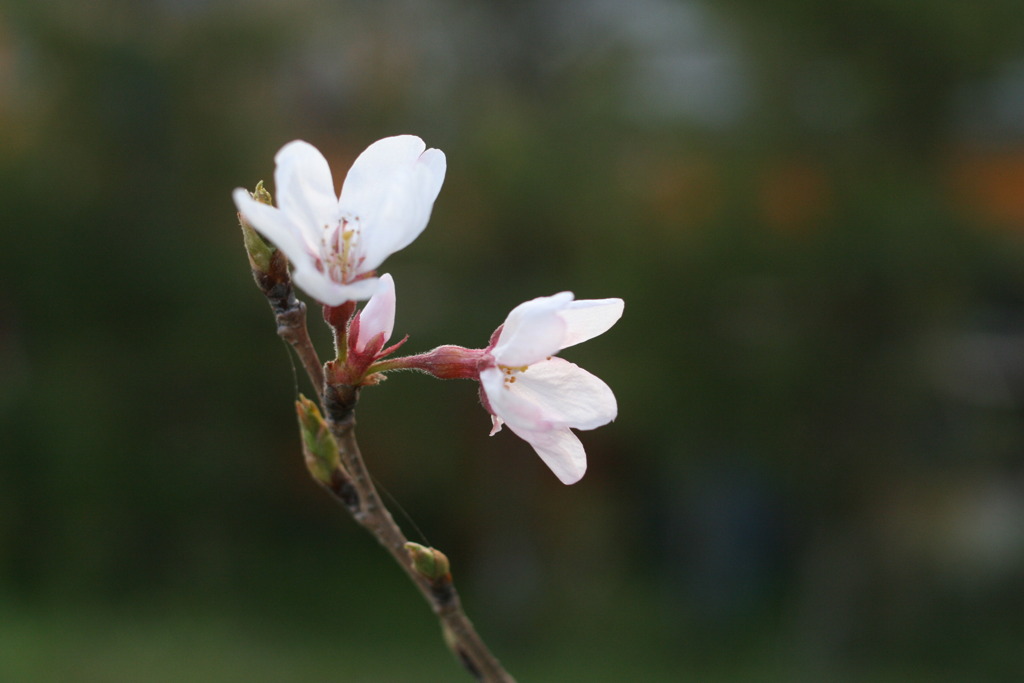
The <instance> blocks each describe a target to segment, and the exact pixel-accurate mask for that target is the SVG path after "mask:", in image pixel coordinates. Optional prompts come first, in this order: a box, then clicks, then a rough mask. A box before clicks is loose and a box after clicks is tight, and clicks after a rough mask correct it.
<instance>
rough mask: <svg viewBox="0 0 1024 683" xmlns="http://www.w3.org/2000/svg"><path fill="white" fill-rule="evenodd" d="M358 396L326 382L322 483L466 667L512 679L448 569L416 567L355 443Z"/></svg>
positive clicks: (497, 681)
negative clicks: (327, 463) (332, 462)
mask: <svg viewBox="0 0 1024 683" xmlns="http://www.w3.org/2000/svg"><path fill="white" fill-rule="evenodd" d="M358 396H359V390H358V388H355V387H350V386H346V385H328V387H327V388H326V391H325V395H324V408H325V412H326V415H327V425H328V426H329V428H330V432H331V435H332V436H333V437H334V440H335V441H336V443H337V449H338V454H339V456H340V458H339V463H338V465H337V466H336V467H335V468H334V471H333V472H332V473H331V476H330V477H329V478H328V479H327V481H326V482H324V481H321V482H320V483H321V484H322V485H323V486H324V488H326V489H327V490H328V491H329V492H330V493H331V494H332V495H333V496H334V497H335V498H337V499H338V500H339V501H340V502H341V503H342V504H343V505H344V506H345V507H346V508H347V509H348V511H349V513H350V514H351V515H352V517H353V518H354V519H355V520H356V521H357V522H358V523H359V524H360V525H361V526H363V528H365V529H366V530H367V531H369V532H370V533H371V534H373V536H374V537H375V538H376V539H377V541H378V542H380V544H381V545H382V546H384V548H385V549H386V550H387V551H388V552H389V553H390V554H391V556H392V557H393V558H394V560H395V562H397V563H398V564H399V566H401V567H402V569H403V570H404V571H405V573H406V574H407V575H408V576H409V578H410V580H412V582H413V583H414V584H415V585H416V587H417V588H418V589H419V590H420V593H422V594H423V597H424V598H425V599H426V601H427V603H428V604H429V605H430V607H431V609H433V611H434V614H435V615H437V618H438V620H439V621H440V623H441V629H442V632H443V634H444V639H445V642H446V643H447V644H448V647H449V648H450V649H451V650H452V652H453V653H454V654H455V656H456V657H457V658H458V659H459V661H460V662H462V664H463V666H464V667H465V668H466V670H467V671H469V672H470V673H471V674H472V675H473V676H474V677H475V678H476V679H477V680H479V681H485V682H486V683H515V679H513V678H512V676H511V675H509V674H508V673H507V672H506V671H505V670H504V668H502V666H501V663H500V662H499V661H498V660H497V658H496V657H495V656H494V655H493V654H492V653H491V651H490V650H489V649H488V647H487V645H486V644H485V643H484V641H483V639H482V638H481V637H480V635H479V634H478V633H477V631H476V629H475V628H474V626H473V623H472V622H471V621H470V620H469V618H468V617H467V616H466V613H465V611H464V610H463V608H462V602H461V600H460V598H459V594H458V591H456V589H455V585H454V583H453V582H452V578H451V574H450V573H449V572H448V571H447V568H445V571H442V572H439V573H438V575H437V576H431V575H429V574H428V573H425V572H424V571H422V568H418V566H417V563H416V561H415V553H414V552H413V550H412V549H410V545H412V546H414V547H416V544H410V543H409V539H408V538H406V536H405V534H403V533H402V530H401V529H400V528H399V527H398V525H397V524H396V523H395V520H394V518H393V517H392V516H391V513H390V512H389V511H388V509H387V506H385V505H384V502H383V501H382V500H381V498H380V495H379V494H378V492H377V488H376V487H375V486H374V484H373V479H372V478H371V477H370V474H369V471H368V470H367V469H366V464H365V462H364V461H363V457H362V454H361V452H360V450H359V444H358V443H357V442H356V438H355V413H354V409H355V404H356V401H357V400H358ZM420 547H421V546H420ZM425 550H432V549H425ZM434 552H436V551H434ZM445 563H446V564H447V560H445Z"/></svg>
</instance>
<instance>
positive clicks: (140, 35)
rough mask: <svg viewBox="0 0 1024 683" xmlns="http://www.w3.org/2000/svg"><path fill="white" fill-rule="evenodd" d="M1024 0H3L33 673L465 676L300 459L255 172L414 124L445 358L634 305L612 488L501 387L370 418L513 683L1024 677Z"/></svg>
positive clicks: (408, 317)
mask: <svg viewBox="0 0 1024 683" xmlns="http://www.w3.org/2000/svg"><path fill="white" fill-rule="evenodd" d="M1020 9H1021V8H1020V3H1019V0H987V1H986V2H981V3H965V2H957V1H956V0H836V1H835V2H831V3H824V2H813V1H811V0H771V1H766V0H721V1H720V2H711V1H709V0H708V1H703V2H702V1H700V0H633V1H630V2H626V1H625V0H567V1H565V2H544V1H541V0H516V1H511V0H504V1H501V2H491V3H481V2H470V1H469V0H422V1H416V2H414V1H413V0H380V1H378V2H358V1H356V0H346V1H338V2H329V1H327V0H293V1H291V2H281V1H279V0H259V1H256V2H239V1H234V2H233V1H231V0H160V1H155V0H154V1H152V2H140V1H137V0H96V1H94V2H89V3H84V2H70V1H68V2H60V1H56V2H28V1H27V0H26V1H22V2H18V1H16V0H9V1H8V2H6V3H4V4H3V5H2V6H0V206H2V207H3V209H2V218H0V224H2V226H3V227H2V235H3V250H4V255H3V264H4V265H3V269H2V276H0V284H2V288H0V429H2V433H0V449H2V455H0V680H3V681H43V680H54V681H58V680H59V681H72V682H77V681H88V682H93V681H96V682H113V683H120V682H129V681H131V682H134V681H186V680H188V681H247V682H259V681H267V682H270V681H449V680H451V681H457V680H465V679H467V678H468V677H466V676H464V675H463V674H462V672H461V671H459V670H458V668H457V665H456V664H455V663H454V662H453V661H452V659H451V657H450V656H449V654H448V652H447V651H446V650H445V648H444V647H443V645H442V644H441V640H440V637H439V634H438V632H437V627H436V624H435V623H434V620H433V618H432V616H431V614H430V613H429V610H428V609H427V608H426V606H425V605H424V604H423V603H422V600H421V599H420V598H419V597H418V595H417V594H416V592H415V591H414V589H413V588H412V587H411V586H410V585H408V582H407V580H406V579H405V577H404V576H403V575H402V574H401V573H400V572H399V571H398V569H397V568H396V567H394V566H392V565H391V563H390V561H389V560H388V558H387V557H386V556H385V555H384V553H382V552H380V551H379V549H378V548H377V547H376V545H375V543H374V541H373V540H372V539H370V538H368V537H367V536H366V535H365V534H364V533H363V532H362V531H361V530H359V529H358V528H356V526H355V524H354V523H352V522H351V520H349V519H348V518H347V517H346V515H345V514H344V513H343V511H342V510H340V509H339V508H337V507H336V506H335V505H334V504H333V503H332V502H331V501H330V500H329V499H328V498H327V496H325V495H323V494H322V493H321V492H320V491H319V490H317V489H316V487H315V486H314V485H313V484H312V483H311V481H310V480H309V478H308V477H307V475H306V474H305V473H304V470H303V466H302V463H301V457H300V453H299V445H298V443H299V442H298V437H297V434H296V425H295V418H294V413H293V410H292V401H293V399H294V396H295V393H296V391H297V390H300V391H305V392H307V393H308V391H309V390H308V387H307V385H306V384H305V383H304V380H303V379H302V378H300V379H298V380H297V379H296V373H295V371H294V367H293V366H294V364H293V363H290V361H289V352H288V350H287V349H286V348H285V346H284V345H283V344H282V343H281V342H280V341H279V340H278V339H277V337H276V336H275V334H274V326H273V321H272V317H271V314H270V311H269V309H268V307H267V305H266V303H265V301H264V300H263V298H262V297H261V295H260V294H259V292H258V291H257V290H256V288H255V287H254V286H253V284H252V282H251V279H250V276H249V272H248V266H247V263H246V258H245V254H244V252H243V250H242V246H241V238H240V235H239V232H238V228H237V224H236V221H235V216H234V207H233V205H232V202H231V199H230V192H231V190H232V189H233V188H235V187H237V186H247V187H252V186H253V185H254V184H255V183H256V181H258V180H260V179H266V180H267V181H268V182H269V181H271V180H272V175H273V155H274V153H275V152H276V150H277V149H278V148H279V147H280V146H281V145H282V144H283V143H285V142H287V141H289V140H291V139H295V138H302V139H305V140H308V141H310V142H312V143H313V144H315V145H317V146H318V147H319V148H320V149H321V150H323V151H324V153H325V154H326V155H327V156H328V158H329V159H330V161H331V164H332V167H333V168H334V170H335V174H336V176H335V178H336V181H337V182H338V183H340V181H341V178H342V177H343V174H344V171H345V170H347V168H348V166H349V164H350V163H351V161H352V160H353V159H354V158H355V156H356V155H357V154H358V153H359V152H360V151H361V150H362V149H363V148H364V147H365V146H366V145H368V144H369V143H370V142H372V141H373V140H376V139H377V138H380V137H383V136H385V135H392V134H396V133H415V134H417V135H420V136H421V137H422V138H424V140H425V141H426V142H427V144H428V145H429V146H433V147H439V148H441V149H443V150H444V151H445V152H446V153H447V155H448V161H449V171H448V177H447V180H446V181H445V185H444V188H443V189H442V191H441V195H440V198H439V200H438V202H437V204H436V207H435V211H434V215H433V218H432V220H431V223H430V226H429V227H428V228H427V230H426V232H425V233H424V234H423V236H422V237H421V238H420V239H419V240H418V241H416V242H415V243H414V244H413V245H412V246H410V247H409V248H407V249H406V250H405V251H403V252H400V253H399V254H397V255H395V256H393V257H392V258H391V259H389V261H388V262H387V264H386V270H387V271H389V272H391V273H392V274H394V276H395V278H396V282H397V288H398V301H399V310H398V322H397V326H396V335H401V334H405V333H408V334H409V335H410V336H411V340H410V342H409V343H408V346H407V347H406V348H407V349H408V350H410V351H418V350H426V349H429V348H432V347H433V346H435V345H438V344H442V343H455V344H462V345H466V346H481V345H483V344H484V343H485V342H486V340H487V339H488V336H489V335H490V333H491V332H492V331H493V329H494V328H495V327H496V326H497V325H498V324H499V323H501V321H502V320H503V319H504V316H505V315H506V313H507V312H508V311H509V310H510V309H511V308H512V307H513V306H514V305H516V304H518V303H520V302H522V301H524V300H526V299H530V298H533V297H535V296H540V295H546V294H552V293H554V292H557V291H561V290H564V289H571V290H573V291H574V292H575V293H576V294H577V296H579V297H581V298H600V297H608V296H620V297H622V298H624V299H625V300H626V313H625V316H624V317H623V319H622V320H621V321H620V323H619V324H618V325H617V326H616V327H615V328H614V329H613V330H611V331H610V332H609V333H607V334H605V335H603V336H602V337H600V338H598V339H596V340H594V341H592V342H590V343H588V344H585V345H583V346H581V347H578V348H573V349H571V350H570V351H569V352H567V353H566V354H565V356H566V357H567V358H569V359H570V360H573V361H574V362H577V363H579V364H580V365H582V366H583V367H585V368H588V369H590V370H591V371H593V372H594V373H595V374H597V375H599V376H600V377H602V378H603V379H605V380H606V381H607V382H608V383H609V384H610V385H611V386H612V387H613V388H614V389H615V391H616V394H617V396H618V399H619V405H620V414H619V418H618V420H617V421H616V422H615V423H613V424H612V425H610V426H607V427H604V428H601V429H599V430H597V431H595V432H589V433H584V434H583V435H582V438H583V440H584V443H585V444H586V447H587V449H588V453H589V456H590V470H589V472H588V474H587V476H586V477H585V478H584V479H583V481H582V482H581V483H579V484H577V485H575V486H572V487H564V486H562V485H561V484H559V483H558V481H557V480H556V479H555V477H554V476H553V475H552V474H551V473H550V472H549V471H547V469H546V468H545V467H544V466H543V464H542V463H541V462H540V460H539V459H538V458H537V457H536V456H535V455H534V454H533V453H532V451H531V450H530V448H529V447H528V446H527V445H526V444H525V443H523V442H521V441H519V440H518V439H516V438H515V437H514V436H513V435H511V434H510V433H508V432H507V431H506V432H505V433H502V434H500V435H497V436H495V437H493V438H488V437H487V431H488V428H489V420H488V418H487V415H486V413H485V412H484V411H483V410H482V409H481V408H480V407H479V404H478V400H477V396H476V388H475V386H474V385H472V384H471V383H469V382H447V383H444V382H437V381H434V380H431V379H429V378H427V377H425V376H420V375H397V376H394V377H392V378H391V379H389V380H388V382H387V383H386V384H385V385H383V386H382V387H380V388H379V389H373V390H368V391H366V392H365V393H364V395H363V399H362V403H361V405H360V410H359V419H360V428H359V433H360V439H361V442H362V445H363V449H364V452H365V453H366V455H367V458H368V460H369V462H370V465H371V468H372V469H373V471H374V472H375V475H376V476H377V478H378V479H379V481H380V483H381V484H382V486H383V487H384V488H385V489H386V490H387V491H389V492H390V495H391V496H393V498H394V499H395V500H396V501H397V502H398V504H399V505H400V506H401V508H402V509H404V510H406V511H407V512H408V515H409V517H411V518H412V519H414V520H415V522H416V524H417V525H418V527H419V529H421V530H422V531H416V530H415V529H414V527H413V525H412V524H411V523H410V522H409V521H408V519H407V518H406V517H405V516H404V515H403V514H401V513H397V515H398V517H399V521H400V523H401V524H402V525H403V527H404V528H405V529H406V530H407V532H408V533H409V534H410V535H412V536H413V537H414V538H419V539H426V541H427V542H429V543H431V544H433V545H436V546H437V547H439V548H442V549H443V550H445V551H446V552H447V553H448V554H449V555H450V556H451V558H452V561H453V566H454V571H455V577H456V581H457V582H458V584H459V585H460V588H461V590H462V592H463V598H464V601H465V603H466V606H467V609H468V611H469V613H470V616H471V617H472V618H473V619H474V620H475V622H476V623H477V626H478V628H479V630H480V631H481V632H482V633H483V635H484V637H485V638H486V639H487V640H488V642H489V643H490V645H491V646H492V648H493V649H494V650H495V652H496V653H497V655H498V656H499V657H500V658H501V659H502V661H503V662H504V663H505V664H506V665H507V667H508V669H509V670H510V671H511V672H512V673H513V674H514V675H516V676H517V677H518V678H519V680H521V681H524V682H526V681H576V680H588V681H618V680H625V679H627V677H628V679H629V680H642V681H684V680H694V681H698V680H699V681H793V680H815V681H819V680H829V681H847V680H849V681H935V680H958V681H1011V680H1020V677H1021V676H1022V675H1024V660H1022V657H1021V654H1020V649H1019V648H1020V643H1021V642H1022V638H1024V457H1022V455H1024V429H1022V418H1024V244H1022V231H1024V14H1022V13H1021V11H1020ZM313 323H314V325H313V327H314V328H315V334H316V335H317V339H318V341H319V342H320V343H321V350H322V352H323V353H324V354H326V351H327V348H328V345H327V343H326V342H327V335H326V334H325V331H324V330H323V329H321V326H320V325H319V324H318V321H317V318H316V316H315V315H314V316H313ZM396 508H397V506H396Z"/></svg>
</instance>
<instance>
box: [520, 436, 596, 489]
mask: <svg viewBox="0 0 1024 683" xmlns="http://www.w3.org/2000/svg"><path fill="white" fill-rule="evenodd" d="M509 429H511V430H512V431H513V432H514V433H515V434H516V435H517V436H519V437H520V438H522V439H523V440H524V441H526V442H528V443H529V444H530V445H531V446H533V450H535V451H537V455H539V456H540V458H541V460H543V461H544V464H545V465H547V466H548V467H550V468H551V471H552V472H554V473H555V476H556V477H558V478H559V479H560V480H561V482H562V483H563V484H575V483H576V482H578V481H579V480H580V479H582V478H583V475H584V474H585V473H586V471H587V453H586V451H584V450H583V444H582V443H580V440H579V439H578V438H577V437H576V435H575V434H573V433H572V432H571V431H569V430H568V429H552V430H548V431H543V432H520V431H519V430H517V429H516V428H515V427H513V426H512V425H511V424H510V425H509Z"/></svg>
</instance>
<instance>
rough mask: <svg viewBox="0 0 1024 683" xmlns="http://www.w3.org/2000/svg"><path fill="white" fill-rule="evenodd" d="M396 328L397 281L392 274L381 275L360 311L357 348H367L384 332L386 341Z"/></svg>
mask: <svg viewBox="0 0 1024 683" xmlns="http://www.w3.org/2000/svg"><path fill="white" fill-rule="evenodd" d="M394 329H395V281H394V280H393V279H392V278H391V275H389V274H384V275H381V277H380V279H379V281H378V284H377V289H376V291H375V292H374V293H373V296H371V297H370V300H369V301H368V302H367V303H366V306H364V307H363V310H362V311H361V312H360V313H359V335H358V336H357V337H356V348H357V349H358V350H360V351H362V350H364V349H365V348H366V345H367V344H368V343H369V342H370V340H371V339H373V338H374V337H376V336H377V335H378V334H380V333H382V332H383V333H384V341H385V342H386V341H387V340H388V339H390V338H391V332H392V331H394Z"/></svg>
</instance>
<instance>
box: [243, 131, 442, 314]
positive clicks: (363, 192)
mask: <svg viewBox="0 0 1024 683" xmlns="http://www.w3.org/2000/svg"><path fill="white" fill-rule="evenodd" d="M274 161H275V163H276V169H275V171H274V183H275V192H276V194H277V206H276V207H274V206H269V205H267V204H261V203H260V202H258V201H256V200H255V199H253V198H252V196H251V195H250V194H249V193H248V192H246V191H245V190H243V189H241V188H239V189H237V190H235V191H234V194H233V198H234V200H235V205H236V206H237V207H238V210H239V212H240V213H241V214H242V216H244V218H245V220H246V221H247V222H248V223H249V224H250V225H252V226H253V227H254V228H256V229H257V230H258V231H259V232H260V233H262V234H263V236H264V237H266V238H267V239H268V240H270V241H271V242H273V243H274V244H275V245H276V246H277V247H278V248H279V249H281V251H283V252H284V253H285V255H286V256H287V257H288V259H289V261H291V263H292V278H293V279H294V281H295V283H296V284H298V285H299V286H300V287H302V289H304V290H305V291H306V292H307V293H308V294H309V295H310V296H312V297H313V298H315V299H316V300H317V301H319V302H321V303H323V304H327V305H329V306H337V305H340V304H342V303H344V302H345V301H359V300H364V299H367V298H369V297H370V296H371V295H372V294H373V293H374V292H375V291H376V290H377V283H378V280H379V278H377V277H375V276H374V271H375V270H376V269H377V267H378V266H380V264H381V263H383V262H384V259H386V258H387V257H388V256H390V255H391V254H393V253H395V252H396V251H399V250H400V249H403V248H404V247H406V246H408V245H409V243H410V242H412V241H413V240H414V239H416V237H417V236H419V234H420V233H421V232H423V229H424V228H426V226H427V221H428V220H429V219H430V212H431V210H432V208H433V205H434V200H435V199H436V198H437V195H438V193H439V192H440V190H441V184H442V183H443V182H444V176H445V170H446V161H445V156H444V153H443V152H441V151H440V150H437V149H426V145H425V144H424V143H423V141H422V140H421V139H420V138H418V137H416V136H414V135H398V136H395V137H389V138H384V139H383V140H378V141H377V142H375V143H373V144H372V145H370V146H369V147H367V148H366V150H365V151H364V152H363V153H362V154H360V155H359V157H358V158H357V159H356V161H355V163H354V164H352V168H351V169H350V170H349V172H348V175H347V176H346V177H345V182H344V183H343V184H342V187H341V196H340V197H339V196H337V195H335V193H334V180H333V178H332V176H331V169H330V167H329V166H328V164H327V160H326V159H324V157H323V155H322V154H321V153H320V152H319V151H318V150H317V149H316V148H315V147H313V146H312V145H310V144H309V143H307V142H303V141H301V140H295V141H294V142H289V143H288V144H287V145H285V146H284V147H282V148H281V150H280V151H279V152H278V153H277V155H276V156H275V157H274Z"/></svg>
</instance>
